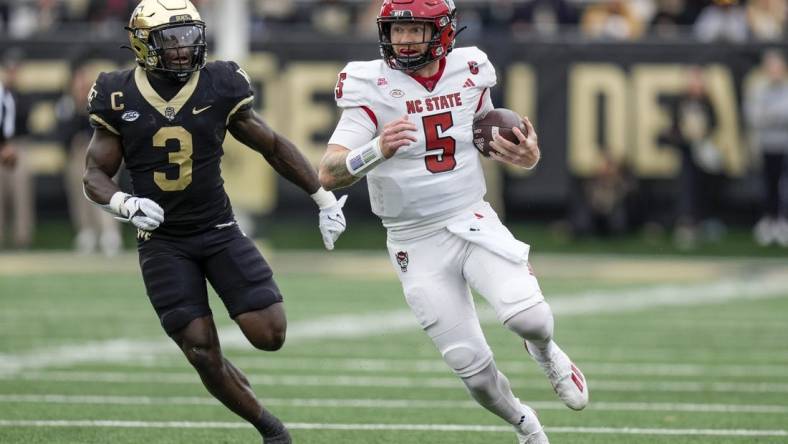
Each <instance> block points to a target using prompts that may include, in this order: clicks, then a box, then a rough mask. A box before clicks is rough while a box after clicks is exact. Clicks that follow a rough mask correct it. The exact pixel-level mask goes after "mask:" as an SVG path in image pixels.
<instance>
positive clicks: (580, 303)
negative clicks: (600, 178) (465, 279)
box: [0, 274, 788, 375]
mask: <svg viewBox="0 0 788 444" xmlns="http://www.w3.org/2000/svg"><path fill="white" fill-rule="evenodd" d="M783 297H788V279H786V278H785V277H782V276H780V275H774V274H773V275H769V276H762V277H760V278H759V279H755V280H752V281H746V282H744V281H733V280H731V281H724V282H718V283H711V284H709V283H706V284H691V285H664V286H658V287H651V288H645V289H640V290H635V289H631V290H626V291H625V290H616V291H607V292H599V291H593V292H586V293H580V294H574V293H573V294H570V295H557V296H555V297H554V298H549V295H548V298H549V301H550V305H551V306H552V308H553V311H554V312H555V314H556V315H557V316H572V315H587V314H600V313H621V312H630V311H638V310H645V309H649V308H657V307H668V306H693V305H709V304H720V303H725V302H731V301H747V300H759V299H771V298H783ZM479 317H480V319H481V320H482V321H483V322H495V314H494V313H493V312H492V310H490V309H488V308H484V309H481V310H479ZM417 329H418V327H417V324H416V321H415V320H414V318H413V315H412V314H411V312H410V311H409V310H394V311H384V312H376V313H364V314H358V315H344V316H328V317H322V318H316V319H311V320H303V321H297V322H292V323H291V324H290V326H289V328H288V333H287V337H288V345H290V346H292V345H295V344H298V343H300V342H303V341H310V340H326V339H342V338H345V339H347V338H358V337H368V336H374V335H381V334H390V333H394V332H399V331H408V330H412V331H416V330H417ZM219 335H220V336H221V340H222V346H223V348H225V349H231V348H240V349H243V350H248V349H249V347H250V346H249V344H248V341H247V340H246V338H245V337H244V336H243V334H242V333H241V332H240V331H239V329H238V328H236V327H229V328H223V329H221V330H220V332H219ZM175 351H176V348H175V346H174V345H173V344H172V343H171V342H170V341H168V340H166V339H161V340H154V341H150V340H148V341H139V340H132V339H125V338H120V339H115V340H109V341H96V342H89V343H83V344H74V345H69V346H61V347H55V348H42V349H37V350H33V351H29V352H26V353H20V354H5V355H0V375H2V374H8V373H17V372H21V371H23V370H36V369H45V368H48V367H51V366H68V365H73V364H79V363H84V362H131V361H137V360H140V359H143V358H144V357H145V356H150V355H155V354H161V353H173V352H175Z"/></svg>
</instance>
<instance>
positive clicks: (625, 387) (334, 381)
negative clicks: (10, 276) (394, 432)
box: [0, 371, 788, 393]
mask: <svg viewBox="0 0 788 444" xmlns="http://www.w3.org/2000/svg"><path fill="white" fill-rule="evenodd" d="M247 377H248V379H249V381H250V382H251V383H252V384H253V385H265V386H293V387H305V386H307V387H386V388H413V389H424V388H429V389H446V388H450V389H457V388H460V387H462V383H461V382H460V381H459V379H457V378H455V377H451V376H446V377H429V378H424V377H421V378H419V377H408V376H401V377H383V376H360V375H355V374H343V375H337V374H331V375H318V374H311V375H289V376H288V375H261V374H255V373H247ZM510 379H511V382H512V386H514V387H516V388H521V389H536V390H539V389H547V388H549V385H548V384H547V382H546V381H545V380H544V378H542V377H538V378H537V377H535V378H528V379H525V378H510ZM0 380H7V381H41V382H82V383H93V384H95V383H116V384H140V383H144V384H149V385H156V384H199V383H200V381H199V378H198V377H197V374H196V373H193V372H190V373H186V372H182V373H176V372H133V373H128V372H82V371H38V372H34V371H29V372H25V373H19V374H13V375H12V374H0ZM591 386H592V387H593V388H594V389H598V390H604V391H608V392H648V391H651V392H681V393H687V392H693V393H703V392H710V393H788V383H774V382H753V383H749V382H714V381H710V382H698V381H620V380H601V379H598V378H596V379H594V380H593V381H592V383H591Z"/></svg>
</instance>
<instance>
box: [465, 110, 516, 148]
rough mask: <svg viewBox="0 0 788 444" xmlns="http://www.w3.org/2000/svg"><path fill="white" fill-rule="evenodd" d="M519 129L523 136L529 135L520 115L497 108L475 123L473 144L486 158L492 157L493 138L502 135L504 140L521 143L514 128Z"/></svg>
mask: <svg viewBox="0 0 788 444" xmlns="http://www.w3.org/2000/svg"><path fill="white" fill-rule="evenodd" d="M515 126H516V127H519V128H520V131H522V132H523V134H525V135H528V132H527V130H526V129H525V125H524V124H523V122H522V120H520V115H519V114H517V113H516V112H514V111H512V110H510V109H506V108H496V109H494V110H492V111H490V112H488V113H487V115H486V116H484V118H482V119H479V120H477V121H475V122H473V144H474V145H476V149H477V150H479V152H480V153H482V155H483V156H485V157H490V151H494V150H493V149H492V148H491V147H490V142H492V140H493V137H495V135H496V134H500V135H501V137H503V138H504V139H506V140H508V141H510V142H512V143H519V139H517V136H516V135H515V134H514V131H512V128H514V127H515Z"/></svg>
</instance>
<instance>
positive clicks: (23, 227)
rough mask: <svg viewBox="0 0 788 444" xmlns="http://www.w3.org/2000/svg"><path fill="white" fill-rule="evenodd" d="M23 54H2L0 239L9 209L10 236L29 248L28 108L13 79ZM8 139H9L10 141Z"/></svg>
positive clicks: (16, 244)
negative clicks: (17, 91)
mask: <svg viewBox="0 0 788 444" xmlns="http://www.w3.org/2000/svg"><path fill="white" fill-rule="evenodd" d="M22 58H23V55H22V53H21V52H20V50H19V49H17V48H12V49H10V50H8V51H7V52H6V53H5V54H4V55H3V67H4V74H5V80H4V87H3V88H2V94H0V106H2V112H0V132H2V133H3V136H2V140H0V145H2V146H3V149H2V154H0V163H1V164H2V166H0V242H1V241H2V240H3V238H4V234H5V223H6V219H7V217H6V214H7V213H6V211H7V209H9V208H10V209H11V219H12V226H13V229H12V233H13V235H12V238H13V245H14V247H16V248H28V247H29V246H30V243H31V242H32V240H33V232H34V228H35V217H34V214H35V213H34V211H33V197H34V193H33V180H32V177H31V174H30V170H29V166H28V154H29V153H28V152H27V150H25V149H24V145H25V140H24V136H26V135H27V116H28V107H27V104H26V101H25V100H20V96H19V94H17V93H16V82H17V77H18V75H19V67H20V63H21V61H22ZM9 139H12V141H11V143H12V145H10V144H9Z"/></svg>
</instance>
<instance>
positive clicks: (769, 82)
mask: <svg viewBox="0 0 788 444" xmlns="http://www.w3.org/2000/svg"><path fill="white" fill-rule="evenodd" d="M761 68H762V74H763V75H764V76H765V78H764V79H763V81H762V82H760V83H758V84H756V85H755V86H753V87H752V88H751V89H750V90H749V91H747V92H746V97H745V107H746V108H745V113H746V116H747V121H748V123H749V125H750V128H751V130H752V131H753V133H754V136H755V139H756V145H757V148H758V151H759V152H760V154H761V159H762V165H761V167H762V174H763V185H764V199H763V200H764V213H763V217H762V218H761V219H760V220H759V221H758V223H757V224H756V225H755V230H754V235H755V240H756V241H757V242H758V243H759V244H761V245H769V244H773V243H777V244H780V245H782V246H788V219H787V217H788V211H787V209H786V208H785V200H786V198H785V196H783V195H782V194H781V190H780V184H781V183H788V77H787V76H786V71H785V70H786V67H785V57H784V56H783V54H782V53H780V52H778V51H776V50H771V51H767V52H766V53H765V54H764V56H763V62H762V65H761Z"/></svg>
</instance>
